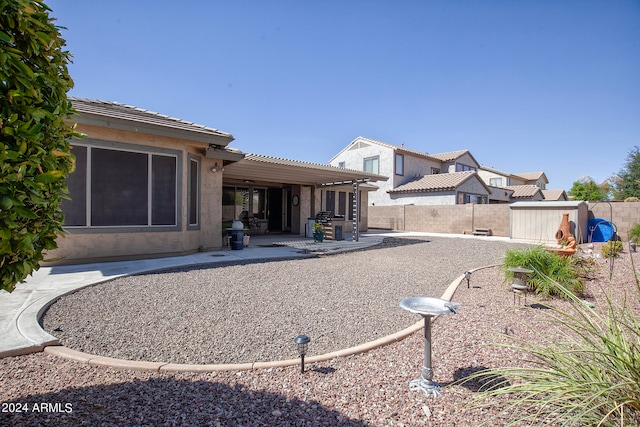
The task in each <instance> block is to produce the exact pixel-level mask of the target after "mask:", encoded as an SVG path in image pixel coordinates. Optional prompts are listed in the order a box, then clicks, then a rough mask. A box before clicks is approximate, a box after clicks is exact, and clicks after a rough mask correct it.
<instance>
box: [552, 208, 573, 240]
mask: <svg viewBox="0 0 640 427" xmlns="http://www.w3.org/2000/svg"><path fill="white" fill-rule="evenodd" d="M569 236H571V237H573V235H572V234H571V226H570V225H569V214H568V213H563V214H562V221H560V227H558V231H556V240H558V244H562V243H563V242H566V241H567V239H569Z"/></svg>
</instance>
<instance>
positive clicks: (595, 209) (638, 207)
mask: <svg viewBox="0 0 640 427" xmlns="http://www.w3.org/2000/svg"><path fill="white" fill-rule="evenodd" d="M589 210H590V211H591V212H590V213H589V219H591V218H603V219H606V220H607V221H610V222H612V223H613V224H615V226H616V228H617V231H618V235H619V236H620V238H621V239H622V240H623V241H627V240H629V235H628V231H629V229H630V228H631V227H633V226H634V225H635V224H636V223H638V222H640V202H599V203H595V202H594V203H589Z"/></svg>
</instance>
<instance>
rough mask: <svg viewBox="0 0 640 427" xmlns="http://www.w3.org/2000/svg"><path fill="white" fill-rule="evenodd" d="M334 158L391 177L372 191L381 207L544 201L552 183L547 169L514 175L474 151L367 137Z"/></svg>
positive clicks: (334, 162)
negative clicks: (433, 149)
mask: <svg viewBox="0 0 640 427" xmlns="http://www.w3.org/2000/svg"><path fill="white" fill-rule="evenodd" d="M329 163H330V164H331V165H333V166H338V167H346V168H350V169H357V168H359V169H361V170H364V171H369V172H371V171H375V172H376V173H380V174H382V175H387V176H389V177H390V179H389V181H387V182H386V183H383V184H381V185H380V189H379V190H378V191H376V192H373V193H370V194H369V203H370V204H371V205H377V206H389V205H406V204H414V205H442V204H464V203H511V202H514V201H522V200H528V201H537V200H544V195H543V193H542V190H544V189H545V188H546V185H547V184H548V182H549V181H548V180H547V177H546V175H545V174H544V172H531V173H522V174H509V173H506V172H502V171H499V170H497V169H494V168H490V167H488V166H483V165H481V164H480V163H478V161H477V160H476V159H475V158H474V157H473V155H472V154H471V153H470V152H469V150H458V151H451V152H446V153H438V154H427V153H424V152H420V151H416V150H411V149H408V148H405V147H404V146H397V145H392V144H388V143H386V142H382V141H376V140H373V139H370V138H365V137H362V136H360V137H358V138H356V139H354V140H353V141H352V142H351V143H350V144H349V145H347V146H346V147H345V148H344V149H343V150H341V151H340V152H339V153H338V154H336V155H335V156H334V157H333V158H332V159H331V160H330V162H329ZM437 175H446V176H441V177H438V176H437ZM550 194H551V193H550ZM552 194H553V195H554V196H556V193H552ZM557 197H561V195H557ZM554 200H558V199H554Z"/></svg>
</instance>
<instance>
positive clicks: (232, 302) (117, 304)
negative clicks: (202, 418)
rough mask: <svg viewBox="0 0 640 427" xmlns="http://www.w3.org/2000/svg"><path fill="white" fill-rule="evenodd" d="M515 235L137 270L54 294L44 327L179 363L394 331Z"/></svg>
mask: <svg viewBox="0 0 640 427" xmlns="http://www.w3.org/2000/svg"><path fill="white" fill-rule="evenodd" d="M513 246H514V245H511V244H508V243H504V242H495V241H488V240H485V241H482V240H476V239H450V238H433V239H425V240H420V239H394V238H388V239H387V242H386V244H383V245H381V246H380V247H378V248H377V249H369V250H363V251H357V252H351V253H344V254H337V255H330V256H320V257H316V258H307V259H298V260H288V261H272V262H259V263H251V264H243V265H231V266H225V267H211V268H202V267H200V268H195V269H194V268H192V269H187V270H176V271H169V272H162V273H157V274H145V275H137V276H129V277H125V278H120V279H116V280H113V281H111V282H108V283H103V284H100V285H98V286H93V287H91V288H87V289H84V290H80V291H79V292H76V293H74V294H72V295H70V296H67V297H64V298H62V299H61V300H59V301H58V302H57V303H55V304H53V305H52V306H51V308H50V309H49V311H48V312H47V313H46V315H45V316H44V319H43V326H44V328H45V330H47V331H48V332H49V333H51V334H52V335H54V336H56V337H58V338H59V339H60V340H61V343H62V344H63V345H66V346H67V347H71V348H73V349H76V350H80V351H85V352H88V353H92V354H98V355H102V356H110V357H115V358H121V359H130V360H147V361H153V362H171V363H196V364H209V363H244V362H258V361H272V360H283V359H290V358H295V357H297V353H296V349H295V346H294V345H293V339H294V338H295V337H296V336H297V335H298V334H301V333H304V334H306V335H308V336H309V337H311V339H312V340H313V341H312V344H311V346H310V347H309V351H310V354H309V355H310V356H312V355H316V354H323V353H328V352H330V351H335V350H341V349H344V348H347V347H352V346H354V345H356V344H362V343H364V342H368V341H372V340H374V339H377V338H380V337H383V336H385V335H388V334H391V333H394V332H397V331H399V330H401V329H403V328H405V327H407V326H410V325H411V324H412V323H415V322H416V320H417V319H416V317H415V316H412V315H410V314H409V313H407V312H406V311H404V310H401V309H399V308H398V303H399V302H400V301H401V300H402V299H403V298H405V297H410V296H434V297H439V296H441V295H442V294H443V293H444V291H445V289H446V288H447V287H448V285H449V284H450V283H451V281H452V280H453V279H455V278H456V277H458V276H460V275H461V274H462V273H464V272H465V271H466V270H469V269H472V268H475V267H481V266H486V265H489V264H494V263H496V262H499V261H500V259H501V257H502V255H503V253H504V250H505V248H507V247H513Z"/></svg>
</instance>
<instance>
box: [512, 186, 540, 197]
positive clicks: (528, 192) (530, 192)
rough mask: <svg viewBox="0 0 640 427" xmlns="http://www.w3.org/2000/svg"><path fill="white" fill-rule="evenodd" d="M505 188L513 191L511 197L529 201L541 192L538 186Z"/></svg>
mask: <svg viewBox="0 0 640 427" xmlns="http://www.w3.org/2000/svg"><path fill="white" fill-rule="evenodd" d="M504 188H506V189H508V190H513V194H512V195H511V197H512V198H514V199H524V198H526V199H529V198H531V197H534V196H535V195H536V194H537V193H538V192H540V188H539V187H538V186H537V185H509V186H507V187H504Z"/></svg>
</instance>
